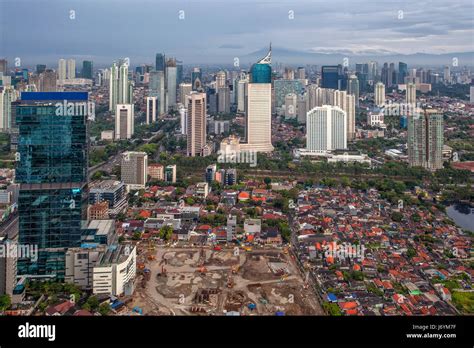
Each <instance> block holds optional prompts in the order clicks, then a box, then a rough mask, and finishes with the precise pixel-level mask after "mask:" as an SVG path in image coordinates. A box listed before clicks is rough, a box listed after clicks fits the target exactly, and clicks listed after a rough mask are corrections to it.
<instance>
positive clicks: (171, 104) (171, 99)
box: [165, 59, 177, 109]
mask: <svg viewBox="0 0 474 348" xmlns="http://www.w3.org/2000/svg"><path fill="white" fill-rule="evenodd" d="M165 75H166V93H167V106H168V109H174V108H175V107H176V81H177V80H176V79H177V69H176V60H175V59H168V60H167V61H166V73H165Z"/></svg>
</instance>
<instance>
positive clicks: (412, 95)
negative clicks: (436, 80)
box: [406, 83, 416, 105]
mask: <svg viewBox="0 0 474 348" xmlns="http://www.w3.org/2000/svg"><path fill="white" fill-rule="evenodd" d="M406 103H407V104H409V105H415V104H416V85H415V84H414V83H408V84H407V89H406Z"/></svg>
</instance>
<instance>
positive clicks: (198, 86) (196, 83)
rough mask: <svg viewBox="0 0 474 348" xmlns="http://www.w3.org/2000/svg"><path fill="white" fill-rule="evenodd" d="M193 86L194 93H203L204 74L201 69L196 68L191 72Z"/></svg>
mask: <svg viewBox="0 0 474 348" xmlns="http://www.w3.org/2000/svg"><path fill="white" fill-rule="evenodd" d="M191 84H192V85H193V91H198V92H202V90H203V87H202V73H201V68H194V69H193V71H192V72H191Z"/></svg>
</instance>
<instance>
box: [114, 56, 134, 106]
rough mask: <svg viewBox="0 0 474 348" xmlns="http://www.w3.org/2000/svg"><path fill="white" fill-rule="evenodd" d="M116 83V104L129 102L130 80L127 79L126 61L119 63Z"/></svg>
mask: <svg viewBox="0 0 474 348" xmlns="http://www.w3.org/2000/svg"><path fill="white" fill-rule="evenodd" d="M118 83H119V85H118V101H117V102H118V104H130V102H131V101H130V99H129V95H130V82H129V80H128V65H127V64H126V63H125V64H122V65H120V68H119V77H118Z"/></svg>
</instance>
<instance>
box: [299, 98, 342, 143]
mask: <svg viewBox="0 0 474 348" xmlns="http://www.w3.org/2000/svg"><path fill="white" fill-rule="evenodd" d="M346 127H347V121H346V113H345V111H344V110H342V109H341V108H340V107H338V106H331V105H323V106H317V107H315V108H314V109H312V110H310V111H308V114H307V118H306V149H307V150H308V151H315V152H324V151H330V150H338V149H345V148H347V129H346Z"/></svg>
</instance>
